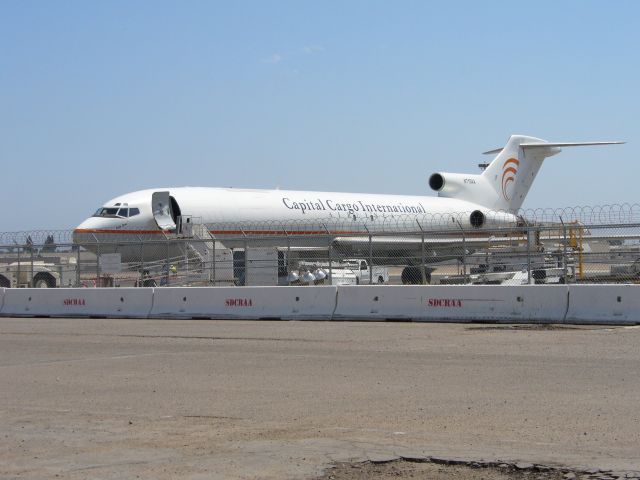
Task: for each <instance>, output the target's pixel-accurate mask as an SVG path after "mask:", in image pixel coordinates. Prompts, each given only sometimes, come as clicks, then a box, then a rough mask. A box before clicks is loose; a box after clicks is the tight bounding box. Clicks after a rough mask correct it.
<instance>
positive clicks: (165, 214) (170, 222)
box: [151, 192, 176, 230]
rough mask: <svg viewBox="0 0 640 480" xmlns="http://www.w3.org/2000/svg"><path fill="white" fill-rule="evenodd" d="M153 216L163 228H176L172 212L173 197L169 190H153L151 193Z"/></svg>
mask: <svg viewBox="0 0 640 480" xmlns="http://www.w3.org/2000/svg"><path fill="white" fill-rule="evenodd" d="M151 206H152V209H153V218H154V219H155V221H156V223H157V224H158V227H160V229H162V230H175V229H176V222H175V221H174V219H173V215H172V214H171V197H170V196H169V192H153V195H151Z"/></svg>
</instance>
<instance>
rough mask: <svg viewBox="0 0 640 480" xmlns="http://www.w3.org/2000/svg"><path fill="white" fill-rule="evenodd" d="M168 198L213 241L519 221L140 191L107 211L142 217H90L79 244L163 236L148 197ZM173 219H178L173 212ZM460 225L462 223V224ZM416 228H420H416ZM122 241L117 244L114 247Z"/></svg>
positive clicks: (436, 201) (447, 209) (435, 208)
mask: <svg viewBox="0 0 640 480" xmlns="http://www.w3.org/2000/svg"><path fill="white" fill-rule="evenodd" d="M159 191H168V192H169V194H170V195H171V197H173V198H174V199H175V201H176V203H177V205H179V209H180V214H181V216H182V217H187V216H190V217H192V218H193V219H194V221H196V222H197V223H202V224H204V225H206V227H207V228H208V229H209V231H210V232H212V233H214V234H224V233H225V232H227V231H233V232H236V231H240V230H242V229H247V230H248V231H251V232H252V233H259V232H262V231H264V232H265V233H268V232H273V231H283V229H284V230H285V231H288V232H289V233H292V232H294V231H295V232H297V231H301V232H302V231H322V232H323V233H327V234H330V235H336V234H338V235H339V234H341V233H344V232H354V231H356V232H360V231H362V232H366V231H380V230H384V231H385V232H393V231H394V230H398V231H399V232H405V231H407V230H411V231H414V230H416V229H418V228H422V229H424V230H443V229H444V228H446V227H447V226H449V227H450V228H457V227H458V226H460V227H462V228H465V229H466V228H471V227H472V225H471V223H470V220H469V214H470V213H471V212H473V211H481V212H483V213H484V214H485V216H486V220H487V222H488V224H491V225H494V226H495V225H499V224H502V223H504V224H512V223H513V222H514V221H515V216H513V215H509V214H501V215H498V214H496V213H495V212H491V211H489V210H488V209H487V208H485V207H483V206H481V205H478V204H474V203H471V202H467V201H463V200H458V199H453V198H440V197H426V196H409V195H378V194H368V193H339V192H311V191H293V190H249V189H237V188H204V187H180V188H164V189H163V188H160V189H153V190H142V191H138V192H133V193H129V194H126V195H122V196H120V197H117V198H114V199H112V200H110V201H109V202H107V203H105V205H104V207H113V206H114V205H128V206H129V207H136V208H138V209H139V210H140V214H139V215H136V216H132V217H130V218H118V217H100V216H97V217H96V216H93V217H90V218H88V219H86V220H85V221H84V222H82V223H81V224H80V225H79V226H78V227H77V228H76V229H75V233H76V236H78V235H80V234H83V235H95V236H96V237H97V236H98V235H100V236H101V237H102V238H109V237H105V235H114V237H111V238H112V239H113V240H116V238H122V235H138V236H139V235H153V234H158V233H162V229H161V228H160V227H159V226H158V224H157V222H156V219H155V217H154V212H153V207H152V202H151V197H152V194H153V193H154V192H159ZM174 213H175V212H174ZM457 222H459V223H457ZM418 224H419V225H418ZM116 241H117V240H116Z"/></svg>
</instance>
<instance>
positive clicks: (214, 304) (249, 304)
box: [150, 286, 337, 320]
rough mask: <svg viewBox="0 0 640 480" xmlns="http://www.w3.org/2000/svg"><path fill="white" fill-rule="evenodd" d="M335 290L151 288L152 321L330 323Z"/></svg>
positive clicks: (322, 288)
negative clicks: (290, 321) (275, 320)
mask: <svg viewBox="0 0 640 480" xmlns="http://www.w3.org/2000/svg"><path fill="white" fill-rule="evenodd" d="M336 294H337V287H332V286H326V287H324V286H323V287H242V288H239V287H176V288H172V287H167V288H156V289H154V302H153V309H152V310H151V314H150V315H151V316H152V317H156V318H229V319H234V318H238V319H269V318H274V319H275V318H277V319H283V320H284V319H300V320H304V319H315V320H330V319H331V316H332V314H333V310H334V309H335V306H336Z"/></svg>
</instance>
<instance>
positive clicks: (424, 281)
mask: <svg viewBox="0 0 640 480" xmlns="http://www.w3.org/2000/svg"><path fill="white" fill-rule="evenodd" d="M416 223H417V224H418V228H420V232H422V238H421V242H420V275H421V276H422V285H426V284H427V272H426V270H425V263H426V258H425V253H424V229H423V228H422V225H420V221H419V220H418V219H417V218H416Z"/></svg>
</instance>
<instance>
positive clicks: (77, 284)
mask: <svg viewBox="0 0 640 480" xmlns="http://www.w3.org/2000/svg"><path fill="white" fill-rule="evenodd" d="M76 248H77V249H78V250H77V253H76V287H77V288H79V287H80V283H81V280H80V244H77V245H76Z"/></svg>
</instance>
